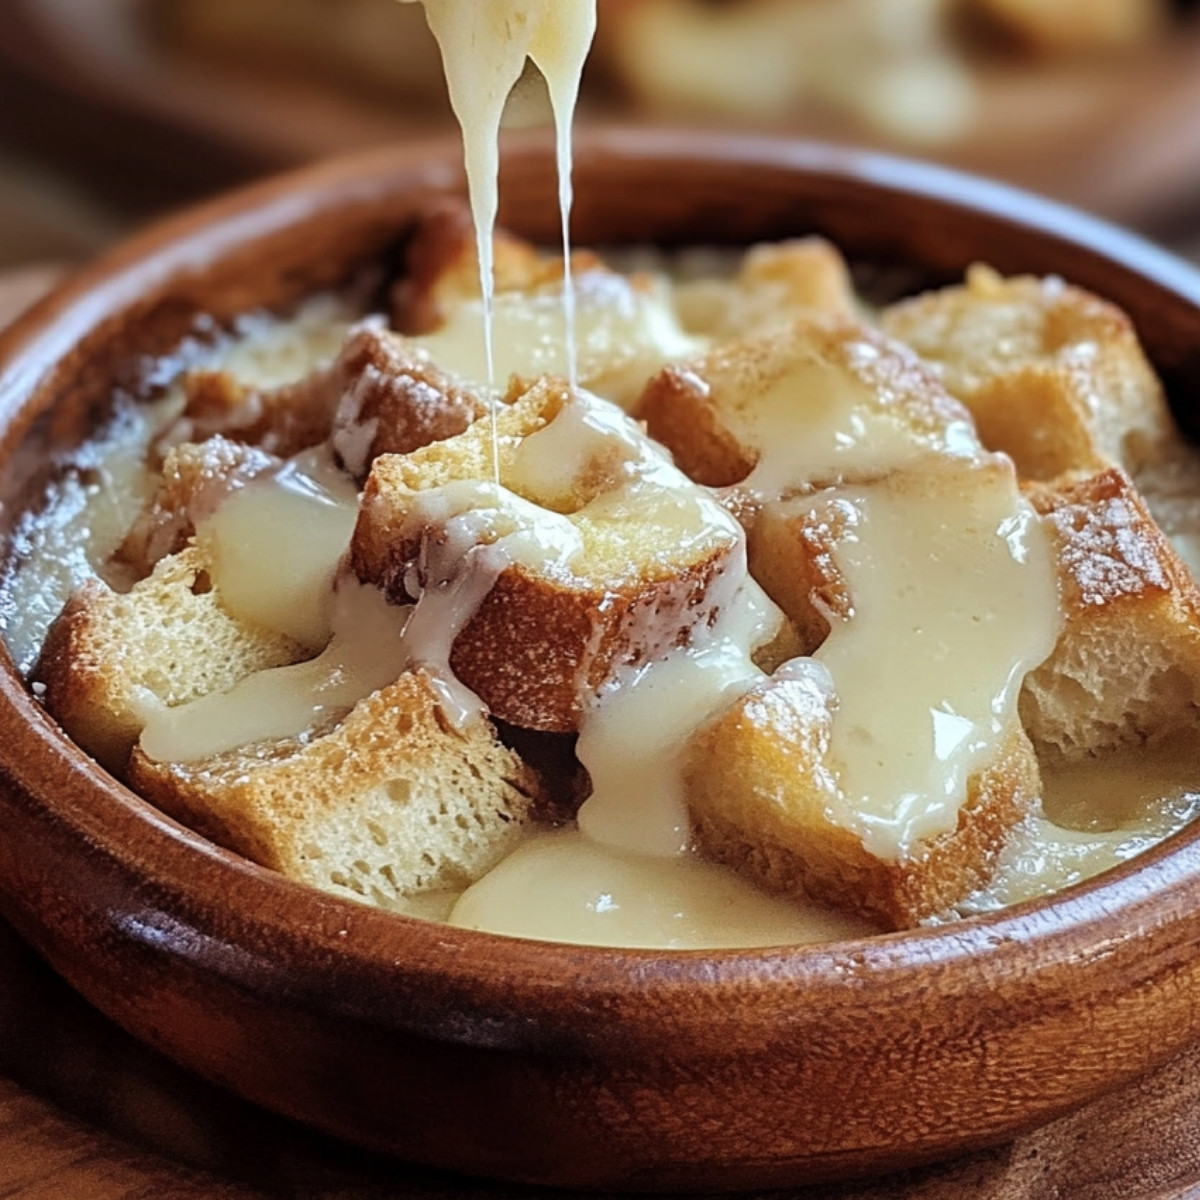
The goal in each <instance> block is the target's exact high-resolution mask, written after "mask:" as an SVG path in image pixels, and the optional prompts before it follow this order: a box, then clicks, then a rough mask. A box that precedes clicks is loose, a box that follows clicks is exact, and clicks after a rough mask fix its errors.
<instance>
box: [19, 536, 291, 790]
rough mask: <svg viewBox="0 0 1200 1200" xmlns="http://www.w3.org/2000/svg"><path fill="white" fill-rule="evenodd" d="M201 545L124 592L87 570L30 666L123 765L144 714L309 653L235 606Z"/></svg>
mask: <svg viewBox="0 0 1200 1200" xmlns="http://www.w3.org/2000/svg"><path fill="white" fill-rule="evenodd" d="M207 566H208V564H207V560H206V559H205V557H204V555H203V552H202V551H201V550H200V549H199V548H198V547H196V546H189V547H187V548H185V549H184V550H182V551H181V552H180V553H179V554H175V555H171V556H169V557H167V558H164V559H162V560H161V561H160V562H159V563H158V564H157V565H156V566H155V568H154V570H153V572H152V573H151V574H150V575H149V576H148V577H147V578H146V579H144V580H142V581H141V582H139V583H137V584H135V585H134V586H133V588H132V589H131V590H130V591H129V592H128V593H127V594H124V595H122V594H120V593H117V592H114V591H112V589H111V588H109V587H108V586H107V585H106V584H104V583H102V582H100V580H98V579H97V580H90V581H89V582H87V583H85V584H84V585H83V586H82V587H80V588H79V589H78V590H77V591H76V592H75V594H74V595H73V596H72V597H71V599H70V601H68V603H67V606H66V608H65V609H64V610H63V613H62V615H61V616H60V617H59V618H58V620H57V621H55V623H54V625H53V626H52V627H51V629H50V633H49V635H48V637H47V639H46V643H45V646H44V647H43V649H42V654H41V657H40V658H39V659H38V662H37V665H36V666H35V667H34V669H33V671H32V673H31V674H32V678H33V679H34V680H37V681H38V682H40V683H43V684H44V685H45V689H46V690H45V696H44V699H45V703H46V708H47V709H48V710H49V712H50V713H51V715H53V716H54V717H55V718H56V719H57V720H58V721H59V723H60V724H61V725H62V727H63V728H64V729H65V730H66V731H67V733H68V734H70V736H71V737H72V738H73V739H74V740H75V741H76V742H78V743H79V745H80V746H82V747H83V749H84V750H86V751H87V752H88V753H89V754H91V755H93V756H94V757H95V758H96V760H97V761H98V762H99V763H100V764H101V765H102V766H105V767H107V768H108V769H109V770H111V771H115V772H118V773H119V772H121V771H122V770H123V769H124V767H125V764H126V761H127V759H128V757H129V751H130V749H131V748H132V746H133V744H134V742H135V741H136V740H137V738H138V736H139V734H140V733H141V730H142V728H143V726H144V725H145V723H146V719H147V717H148V716H149V715H150V714H151V713H152V712H154V711H155V710H156V709H157V708H159V707H160V706H167V707H171V706H174V705H176V704H183V703H186V702H187V701H188V700H195V699H197V698H199V697H200V696H204V695H208V694H209V693H211V692H219V691H224V690H225V689H226V688H229V687H232V686H233V684H234V683H236V682H237V681H238V680H239V679H241V678H243V677H245V676H246V675H250V674H252V673H254V672H255V671H261V670H265V669H266V668H268V667H277V666H284V665H286V664H288V663H293V662H298V661H300V660H301V659H302V658H304V657H305V651H304V650H303V648H302V647H301V646H300V645H299V643H297V642H295V641H293V640H292V639H291V638H289V637H287V636H285V635H283V634H279V633H275V632H273V631H271V630H267V629H264V628H262V627H261V626H255V625H250V624H248V623H246V622H244V621H239V620H236V619H234V618H233V617H232V616H230V614H229V613H227V612H226V611H225V609H224V608H223V607H222V606H221V602H220V597H219V596H218V595H217V594H216V593H215V592H214V591H213V589H212V586H211V583H210V581H209V579H208V572H207Z"/></svg>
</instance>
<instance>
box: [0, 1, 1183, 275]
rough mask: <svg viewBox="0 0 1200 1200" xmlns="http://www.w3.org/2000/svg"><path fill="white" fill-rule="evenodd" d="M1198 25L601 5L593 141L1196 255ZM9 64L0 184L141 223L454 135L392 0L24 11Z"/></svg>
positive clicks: (792, 6)
mask: <svg viewBox="0 0 1200 1200" xmlns="http://www.w3.org/2000/svg"><path fill="white" fill-rule="evenodd" d="M1196 7H1197V5H1196V4H1195V2H1194V0H600V22H599V36H598V41H597V45H596V47H595V50H594V53H593V56H592V60H591V62H590V63H589V68H588V74H587V78H586V80H585V94H584V104H583V109H582V115H581V119H582V120H584V121H588V120H597V119H604V118H612V117H616V118H619V119H622V120H628V119H634V120H638V121H660V120H670V121H677V122H683V123H687V124H693V125H695V124H714V123H719V124H723V125H726V126H733V127H735V128H741V129H746V130H758V129H763V128H768V127H769V128H772V129H776V130H778V129H784V130H787V131H791V132H795V133H797V134H800V135H803V136H814V137H820V138H828V139H834V140H838V141H842V142H848V143H851V144H857V145H867V146H871V147H873V148H879V147H885V148H893V149H898V150H901V151H904V152H906V153H913V152H916V153H919V154H922V155H926V156H930V157H935V158H939V159H942V160H944V161H946V162H949V163H951V164H953V165H957V166H961V167H966V168H968V169H970V170H975V171H979V172H981V173H984V174H988V175H993V176H997V177H1000V178H1005V179H1008V180H1010V181H1012V182H1014V183H1017V184H1020V185H1022V186H1025V187H1029V188H1032V189H1033V190H1035V191H1040V192H1043V193H1046V194H1049V195H1052V196H1057V197H1059V198H1061V199H1064V200H1067V201H1069V202H1072V203H1075V204H1078V205H1080V206H1082V207H1084V208H1088V209H1091V210H1092V211H1095V212H1099V213H1101V214H1103V215H1106V216H1109V217H1112V218H1115V219H1117V220H1118V221H1122V222H1125V223H1129V224H1134V225H1138V226H1140V227H1141V228H1142V229H1144V230H1146V231H1148V232H1150V233H1152V234H1154V235H1156V236H1158V237H1160V238H1164V239H1167V240H1172V241H1174V242H1175V243H1176V244H1182V245H1183V246H1184V248H1185V249H1188V248H1190V246H1191V245H1194V244H1195V242H1196V240H1197V238H1198V237H1200V235H1198V234H1197V233H1196V232H1195V231H1194V230H1193V229H1192V225H1193V224H1194V222H1193V220H1192V218H1191V216H1190V214H1191V212H1192V211H1193V208H1194V204H1193V201H1194V199H1195V195H1196V192H1197V190H1198V189H1197V183H1196V181H1197V179H1200V121H1197V120H1196V119H1195V114H1196V113H1197V111H1200V20H1197V14H1195V13H1194V10H1195V8H1196ZM0 67H2V68H3V70H0V167H3V165H4V160H3V155H4V154H5V152H6V148H9V147H16V148H17V149H18V151H19V152H20V153H21V154H22V155H28V156H30V157H31V158H33V159H34V160H35V161H37V162H38V163H42V162H45V161H49V162H50V163H51V165H52V167H53V168H54V170H56V171H61V172H65V173H66V174H68V176H69V177H70V178H71V179H72V180H77V181H79V182H81V183H82V185H83V187H84V189H85V192H86V194H87V195H89V196H99V197H100V199H101V201H102V202H103V203H104V204H106V205H108V206H109V208H111V207H112V206H113V205H114V204H115V207H116V209H117V215H118V218H122V219H123V220H124V223H125V224H133V223H136V221H137V220H140V219H143V218H144V217H145V216H146V215H148V214H150V213H152V212H154V211H155V210H156V209H157V208H161V207H162V206H163V205H164V204H174V203H178V202H180V201H184V200H187V199H190V198H192V197H193V196H195V195H197V194H202V193H204V192H207V191H211V190H214V189H215V188H217V187H219V186H222V185H225V184H228V183H231V182H235V181H236V180H238V179H240V178H245V177H247V176H251V175H255V174H261V173H263V172H265V171H269V170H272V169H276V168H279V167H282V166H287V165H291V164H294V163H298V162H302V161H306V160H309V159H313V158H317V157H322V156H325V155H329V154H334V153H340V152H344V151H348V150H351V149H354V148H357V147H362V146H365V145H371V144H377V143H380V142H384V141H388V140H393V139H396V138H402V137H407V136H411V135H412V134H413V133H414V132H421V131H428V130H431V129H443V128H444V129H447V130H449V129H450V128H451V127H452V125H451V121H450V114H449V107H448V105H447V103H446V100H445V94H444V85H443V83H442V77H441V65H440V61H439V57H438V53H437V49H436V46H435V45H434V43H433V42H432V39H431V38H430V36H429V34H428V31H427V30H426V28H425V25H424V20H423V16H422V12H421V9H420V6H419V5H406V4H398V3H396V0H10V3H9V4H8V5H7V6H6V15H5V19H4V22H3V23H0ZM529 82H531V83H536V82H537V81H529ZM518 91H519V92H520V93H521V101H522V103H519V104H517V105H514V106H513V108H514V110H515V112H514V113H512V114H510V115H512V116H513V118H514V119H515V120H517V121H524V122H526V123H528V122H530V121H534V120H537V119H538V118H539V116H540V115H541V114H542V110H541V108H540V106H539V96H540V95H541V89H540V85H539V86H528V87H525V86H522V87H519V88H518ZM81 101H86V103H81ZM1189 239H1190V241H1189ZM6 257H11V256H6V255H4V253H3V248H2V247H0V261H3V260H4V259H5V258H6Z"/></svg>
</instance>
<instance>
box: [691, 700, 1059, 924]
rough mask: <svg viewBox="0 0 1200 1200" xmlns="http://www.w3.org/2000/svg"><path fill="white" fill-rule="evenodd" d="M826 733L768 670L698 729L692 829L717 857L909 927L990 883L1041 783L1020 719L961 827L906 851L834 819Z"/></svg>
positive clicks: (975, 788) (975, 787)
mask: <svg viewBox="0 0 1200 1200" xmlns="http://www.w3.org/2000/svg"><path fill="white" fill-rule="evenodd" d="M820 758H821V747H820V734H819V733H818V732H816V731H814V730H812V729H811V728H810V722H809V719H808V716H807V715H806V713H805V706H804V703H803V702H801V703H800V704H799V705H797V704H796V703H795V702H794V698H793V697H790V696H789V694H788V687H787V685H786V684H784V685H783V686H780V684H779V683H778V682H775V681H770V680H768V681H767V682H766V683H765V684H763V685H761V686H760V687H759V688H757V689H755V690H754V691H752V692H751V693H750V694H748V695H747V696H745V697H743V698H742V699H741V700H740V701H739V702H738V703H736V704H734V705H733V706H731V707H730V708H729V709H728V710H726V711H725V712H724V713H723V714H721V715H720V716H718V717H717V718H716V719H715V720H714V721H712V722H710V723H709V724H708V725H707V726H706V727H704V728H702V729H701V730H700V731H699V732H698V733H697V734H696V735H695V736H694V737H693V739H692V741H691V743H690V745H689V748H688V752H687V762H686V768H685V780H686V785H687V789H688V793H687V794H688V802H689V806H690V808H691V813H692V819H693V823H694V829H695V832H696V837H697V840H698V843H699V845H700V847H701V849H702V850H703V851H704V852H705V853H706V854H707V855H709V856H710V857H712V858H714V859H716V860H717V861H719V862H723V863H725V864H727V865H728V866H730V867H732V868H733V869H735V870H737V871H739V872H740V873H743V874H745V875H747V876H748V877H749V878H752V879H755V880H757V881H758V882H759V883H761V884H762V885H763V886H765V887H767V888H770V889H772V890H774V891H779V892H782V893H784V894H786V895H790V896H793V897H795V898H796V899H798V900H804V899H808V900H815V901H817V902H818V903H821V904H827V905H829V906H831V907H833V908H837V909H840V910H841V911H844V912H848V913H853V914H856V915H860V916H862V917H864V918H866V919H867V920H869V921H872V922H873V923H875V924H876V925H878V926H879V928H881V929H908V928H911V927H913V926H915V925H917V924H919V923H920V922H921V921H923V920H926V919H928V918H930V917H933V916H936V915H937V914H939V913H942V912H944V911H945V910H947V909H948V908H950V906H952V905H953V904H954V903H956V902H957V901H958V900H960V899H961V898H962V897H963V896H965V895H967V894H969V893H970V892H972V891H974V890H976V889H977V888H980V887H982V886H984V885H985V884H986V883H987V881H988V879H989V878H990V877H991V873H992V871H993V870H994V867H995V862H996V858H997V856H998V855H999V852H1000V850H1001V848H1002V847H1003V845H1004V842H1005V840H1006V838H1007V836H1008V833H1009V831H1010V830H1011V829H1013V828H1014V827H1015V826H1016V825H1017V824H1018V823H1019V822H1020V821H1022V820H1023V819H1024V818H1025V817H1026V816H1027V815H1028V813H1029V812H1030V811H1031V809H1032V806H1033V805H1034V804H1035V803H1036V800H1037V796H1038V793H1039V785H1040V777H1039V774H1038V767H1037V760H1036V758H1035V757H1034V754H1033V749H1032V747H1031V745H1030V743H1029V739H1028V738H1027V737H1026V736H1025V734H1024V732H1023V731H1022V730H1021V728H1020V726H1019V725H1018V724H1017V722H1016V721H1014V722H1013V723H1012V728H1011V730H1010V731H1009V733H1008V735H1007V737H1006V738H1005V739H1003V741H1002V742H1001V743H1000V745H999V746H998V748H997V750H996V752H995V754H994V755H993V757H992V759H991V761H990V762H989V763H988V764H987V765H986V766H985V767H984V768H983V769H982V770H980V771H979V772H978V773H977V774H976V775H974V776H973V777H972V778H971V779H970V781H969V783H968V793H967V798H966V801H965V803H964V804H963V806H962V808H961V809H960V810H959V816H958V824H957V827H956V828H955V829H954V830H952V831H950V832H948V833H944V834H942V835H940V836H938V837H936V838H932V839H929V840H927V841H924V842H919V843H917V844H916V845H915V846H912V847H909V849H908V850H907V852H906V853H905V854H904V856H903V857H902V858H900V859H899V860H898V861H888V860H886V859H883V858H880V857H878V856H876V855H874V854H871V853H870V852H869V851H868V850H867V849H866V848H865V847H864V845H863V842H862V838H861V836H860V835H859V834H858V833H856V832H855V831H854V830H852V829H849V828H847V827H846V826H845V825H841V824H838V823H837V822H835V821H834V820H833V819H832V818H831V816H830V815H829V813H828V811H827V810H826V808H825V803H824V798H823V793H822V792H821V784H820V779H821V774H822V770H823V768H822V767H821V765H820Z"/></svg>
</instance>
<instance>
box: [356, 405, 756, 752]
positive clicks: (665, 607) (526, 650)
mask: <svg viewBox="0 0 1200 1200" xmlns="http://www.w3.org/2000/svg"><path fill="white" fill-rule="evenodd" d="M567 403H568V395H567V393H566V392H565V391H564V389H563V386H562V385H561V383H554V382H544V383H541V384H539V385H537V386H535V387H534V388H533V389H531V390H530V391H529V392H528V393H526V394H525V395H524V396H523V397H521V398H520V399H518V400H517V401H516V402H515V403H513V404H512V405H511V406H509V407H507V408H506V409H505V410H503V411H501V412H500V413H499V414H498V416H497V436H498V439H499V445H500V456H501V457H500V473H501V478H502V480H505V479H509V478H510V476H511V474H512V472H513V469H514V468H513V462H514V459H515V455H516V453H517V448H518V447H519V445H520V444H521V443H522V441H523V440H524V439H525V438H527V437H529V436H531V435H532V434H534V433H537V432H539V431H540V430H542V429H545V428H546V427H547V426H548V425H549V424H550V423H551V422H552V421H553V420H554V419H555V418H556V416H557V415H558V414H559V413H560V412H562V411H563V409H564V406H565V405H566V404H567ZM483 424H486V423H480V426H475V427H473V428H471V429H468V430H467V431H466V432H465V433H463V434H462V435H461V436H460V437H458V438H454V439H450V440H448V441H446V442H443V443H438V444H437V445H434V446H429V447H425V448H423V449H421V450H419V451H416V452H414V453H413V454H411V455H407V456H401V455H384V456H382V457H381V458H379V459H377V460H376V462H375V465H374V467H373V468H372V471H371V475H370V478H369V479H368V480H367V486H366V489H365V491H364V494H363V502H362V506H361V509H360V514H359V520H358V525H357V527H356V529H355V532H354V537H353V539H352V543H351V563H352V566H353V569H354V571H355V574H356V575H357V576H358V578H359V579H360V580H362V581H364V582H370V583H374V584H375V585H376V586H378V587H380V588H381V589H382V590H383V591H384V593H385V594H386V595H387V596H388V597H389V598H391V599H393V600H394V601H396V602H407V601H409V600H411V599H413V598H415V597H413V596H412V595H411V594H410V590H409V589H410V588H411V587H412V585H413V582H414V579H415V580H416V582H417V583H418V584H419V585H420V587H421V588H422V589H424V588H426V587H429V586H433V584H434V583H435V582H436V581H431V580H429V579H428V578H426V577H425V575H424V567H423V565H422V564H423V563H424V562H425V560H426V558H427V557H428V555H427V551H428V548H429V545H430V544H431V543H439V542H444V541H445V540H446V534H445V531H444V529H441V528H439V527H437V525H436V523H435V524H430V523H428V521H425V520H419V521H417V522H415V523H414V520H413V513H414V512H418V511H419V501H420V497H421V495H422V494H423V493H425V492H427V491H429V490H430V489H435V488H438V487H440V486H443V485H445V484H448V483H452V482H454V481H456V480H477V479H480V478H482V477H485V476H486V471H487V469H488V464H489V462H490V456H491V430H490V428H482V427H481V426H482V425H483ZM606 453H607V452H606V451H604V450H602V451H601V455H600V458H599V459H597V460H596V461H595V462H593V463H591V464H586V465H585V466H584V469H583V470H582V471H581V472H580V473H579V474H578V475H577V476H576V477H575V483H574V486H575V487H576V488H578V489H580V490H579V491H578V492H577V493H576V494H575V495H573V496H570V497H564V496H559V495H557V494H556V495H554V496H553V497H549V498H548V497H547V496H544V495H538V496H534V497H532V499H533V500H534V501H535V502H536V501H538V500H546V501H547V503H549V502H550V500H551V499H552V500H553V501H554V502H555V504H556V505H565V507H566V509H567V511H568V513H570V514H576V513H577V514H578V518H577V519H578V521H579V522H580V524H581V526H582V525H583V524H585V523H586V521H587V520H588V517H587V503H588V502H589V501H590V500H591V499H593V498H594V495H600V494H603V493H604V492H605V491H606V490H607V489H608V488H610V487H611V486H612V485H613V480H612V475H613V472H616V473H617V474H619V466H620V464H619V462H617V461H616V460H611V461H610V459H609V457H607V456H606ZM593 493H594V494H593ZM568 519H575V518H574V516H572V517H569V518H568ZM627 528H628V541H627V544H626V545H625V546H624V551H625V553H624V554H623V555H622V556H621V561H620V564H619V565H617V564H616V563H614V562H612V561H610V562H609V563H608V564H607V565H606V566H605V567H604V568H603V569H601V570H600V571H599V573H597V564H595V563H593V562H591V561H588V560H587V556H586V554H584V557H583V560H581V561H579V562H577V563H575V562H573V563H572V566H571V568H570V570H564V569H561V568H559V567H551V566H544V567H543V566H538V565H531V564H528V563H521V562H514V563H511V564H509V565H506V566H505V567H504V568H503V570H501V571H499V573H498V575H497V577H496V578H495V580H494V583H493V584H492V585H491V587H490V588H488V589H487V591H486V593H485V595H484V597H483V599H482V601H481V602H480V603H479V605H478V606H477V607H476V608H475V609H474V610H473V612H472V613H471V614H470V615H469V617H468V618H467V619H466V621H465V623H464V624H463V625H462V627H461V629H460V631H459V632H458V633H457V635H456V636H455V638H454V641H453V648H452V651H451V654H450V658H449V661H450V666H451V668H452V669H453V671H454V673H455V675H456V676H457V677H458V678H459V679H460V680H461V681H462V682H463V683H464V684H465V685H466V686H467V687H469V688H470V689H471V690H472V691H473V692H475V693H476V694H477V695H478V696H479V697H480V699H482V700H483V701H484V703H485V704H487V706H488V707H489V709H490V710H491V711H492V713H493V714H494V715H496V716H497V717H499V718H500V719H501V720H504V721H508V722H511V723H512V724H514V725H521V726H526V727H528V728H532V729H540V730H545V731H551V732H570V731H574V730H577V729H578V727H579V720H580V717H581V715H582V711H583V706H584V702H585V698H586V696H587V695H588V694H589V693H592V692H595V691H596V690H597V689H599V688H600V687H601V685H602V684H603V683H604V682H605V681H606V680H608V679H609V678H610V677H611V676H612V675H613V674H614V673H615V672H616V671H618V670H619V669H620V668H622V667H631V666H636V665H638V664H639V663H640V662H642V661H643V660H644V658H645V656H646V654H647V653H648V652H651V648H653V651H654V652H663V651H665V650H667V649H670V648H671V647H673V646H676V645H683V644H685V643H686V641H687V640H688V638H689V637H690V634H691V631H692V629H693V627H694V626H695V624H696V622H697V620H698V619H699V620H707V619H709V617H710V616H711V615H712V614H711V613H710V612H709V608H708V607H706V606H707V605H708V603H709V602H708V596H709V593H710V592H711V591H712V589H713V586H714V584H715V583H716V581H717V580H718V579H719V578H720V577H721V575H722V573H723V572H724V570H725V568H726V567H727V566H728V565H729V564H730V563H731V561H732V559H733V556H734V555H735V554H736V553H737V550H738V545H737V539H736V537H734V536H732V535H730V534H727V533H722V532H721V531H717V530H713V531H711V532H710V533H706V535H705V536H704V537H703V538H698V539H695V540H694V541H693V542H691V543H689V544H688V545H685V546H680V545H679V544H678V541H677V539H673V538H672V535H671V531H665V532H658V531H655V530H653V529H651V528H650V526H649V525H645V526H644V527H643V525H642V524H640V523H637V522H628V523H627ZM613 557H614V556H613V554H612V553H610V554H609V558H610V560H611V559H612V558H613Z"/></svg>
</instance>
